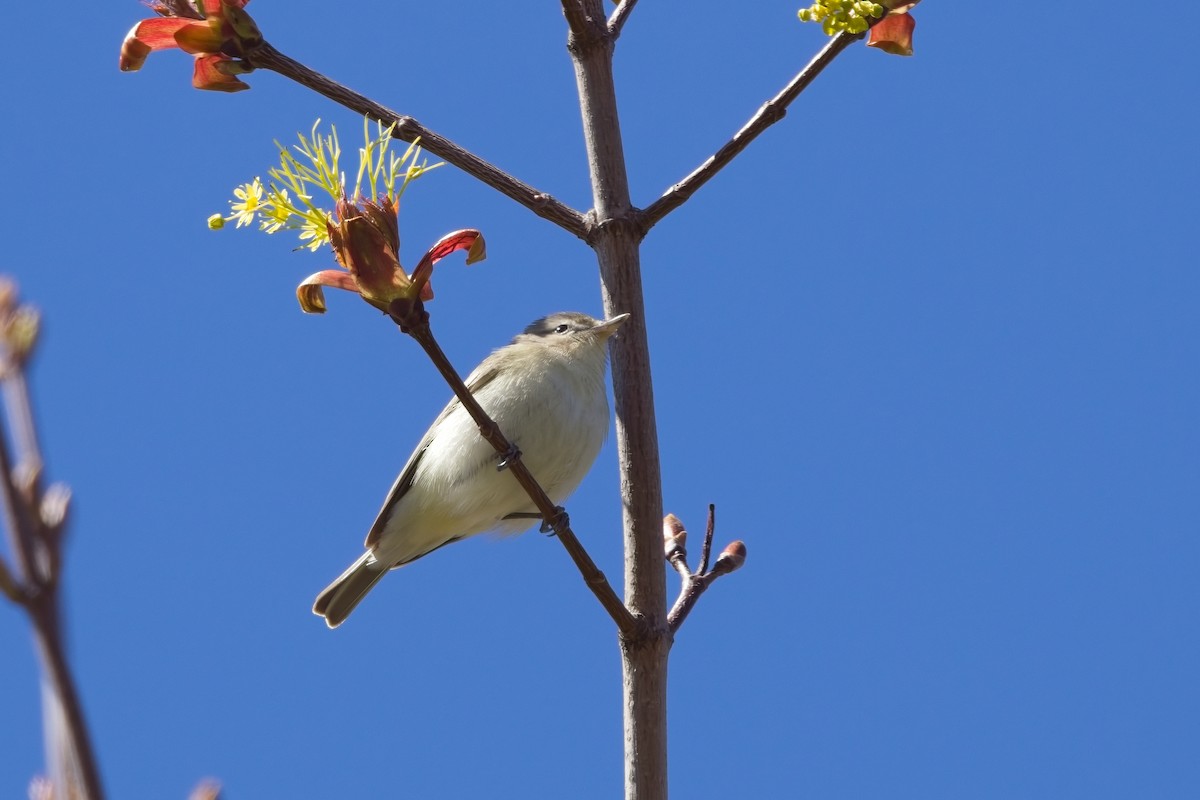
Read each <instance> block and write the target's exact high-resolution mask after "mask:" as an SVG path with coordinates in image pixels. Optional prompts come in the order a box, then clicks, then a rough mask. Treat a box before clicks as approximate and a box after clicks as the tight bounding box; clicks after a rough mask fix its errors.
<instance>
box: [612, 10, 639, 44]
mask: <svg viewBox="0 0 1200 800" xmlns="http://www.w3.org/2000/svg"><path fill="white" fill-rule="evenodd" d="M637 2H638V0H621V2H620V3H618V4H617V7H616V8H615V9H614V10H613V13H612V15H611V16H610V17H609V18H608V35H609V36H610V37H611V38H612V39H613V40H614V41H615V40H616V39H617V38H618V37H619V36H620V35H621V29H622V28H624V27H625V22H626V20H628V19H629V15H630V14H631V13H632V12H633V7H634V6H636V5H637Z"/></svg>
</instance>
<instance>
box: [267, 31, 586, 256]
mask: <svg viewBox="0 0 1200 800" xmlns="http://www.w3.org/2000/svg"><path fill="white" fill-rule="evenodd" d="M246 60H247V61H248V62H249V63H250V64H252V65H253V66H255V67H258V68H261V69H269V70H272V71H274V72H278V73H279V74H280V75H283V76H284V77H285V78H291V79H292V80H294V81H295V82H296V83H299V84H300V85H301V86H307V87H308V88H309V89H312V90H313V91H314V92H317V93H318V94H322V95H324V96H326V97H328V98H329V99H330V100H333V101H334V102H335V103H339V104H340V105H343V106H345V107H346V108H348V109H350V110H351V111H357V112H358V113H360V114H364V115H366V116H369V117H371V118H372V119H375V120H378V121H380V122H382V123H383V124H384V125H393V124H394V125H395V126H396V127H395V130H393V132H392V136H394V137H395V138H397V139H400V140H401V141H405V142H411V141H413V140H414V139H416V138H418V137H419V138H420V139H421V146H422V147H423V148H425V149H426V150H428V151H429V152H431V153H433V154H434V155H435V156H437V157H438V158H441V159H443V160H445V161H446V162H447V163H449V164H453V165H454V166H456V167H458V168H459V169H461V170H462V171H463V172H465V173H467V174H468V175H470V176H471V177H473V178H476V179H477V180H479V181H480V182H481V183H484V184H486V185H487V186H490V187H492V188H493V189H495V190H496V191H498V192H500V193H501V194H503V195H505V196H507V197H509V198H511V199H513V200H516V201H517V202H518V203H520V204H521V205H523V206H525V207H526V208H528V209H529V210H530V211H532V212H533V213H535V214H537V215H538V216H539V217H542V218H544V219H548V220H550V221H551V222H553V223H554V224H555V225H557V226H558V227H560V228H562V229H563V230H565V231H567V232H568V233H571V234H574V235H575V236H577V237H579V238H580V239H584V238H585V237H586V236H587V224H586V222H585V220H584V216H583V214H581V213H580V212H578V211H576V210H575V209H573V208H571V207H570V206H568V205H566V204H565V203H563V202H561V201H559V200H556V199H555V198H553V197H551V196H550V195H549V194H547V193H545V192H542V191H539V190H537V189H535V188H533V187H532V186H530V185H529V184H527V183H524V182H522V181H520V180H518V179H517V178H514V177H513V176H512V175H509V174H508V173H507V172H504V171H503V170H501V169H500V168H498V167H496V166H495V165H493V164H491V163H489V162H487V161H485V160H483V159H482V158H480V157H479V156H477V155H475V154H474V153H472V152H471V151H469V150H466V149H465V148H463V147H460V146H459V145H457V144H455V143H454V142H452V141H450V140H449V139H447V138H446V137H444V136H442V135H440V134H438V133H434V132H433V131H431V130H429V129H428V128H426V127H425V126H423V125H422V124H421V123H419V122H417V121H416V120H415V119H413V118H412V117H409V116H405V115H403V114H397V113H396V112H395V111H392V110H391V109H389V108H385V107H383V106H381V105H379V104H378V103H376V102H374V101H373V100H370V99H369V98H366V97H363V96H362V95H361V94H359V93H358V92H355V91H354V90H353V89H349V88H347V87H345V86H342V85H341V84H340V83H337V82H335V81H332V80H330V79H329V78H326V77H325V76H324V75H322V74H321V73H319V72H316V71H314V70H311V69H309V68H308V67H306V66H304V65H303V64H301V63H300V62H299V61H296V60H294V59H292V58H289V57H288V56H286V55H284V54H283V53H281V52H279V51H278V50H276V49H275V48H274V47H272V46H271V45H270V44H268V43H267V42H263V43H262V44H260V45H258V46H257V47H255V48H254V49H253V50H251V51H250V52H249V53H247V55H246Z"/></svg>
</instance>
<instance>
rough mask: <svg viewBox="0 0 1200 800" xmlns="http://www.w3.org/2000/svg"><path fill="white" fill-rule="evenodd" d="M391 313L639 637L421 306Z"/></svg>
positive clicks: (626, 630)
mask: <svg viewBox="0 0 1200 800" xmlns="http://www.w3.org/2000/svg"><path fill="white" fill-rule="evenodd" d="M390 313H391V316H392V319H393V320H394V321H395V322H396V324H398V325H399V326H400V330H401V331H403V332H404V333H407V334H408V335H409V336H411V337H412V338H413V339H415V340H416V341H417V343H418V344H420V345H421V347H422V348H423V349H424V350H425V353H426V354H427V355H428V356H429V359H430V360H431V361H432V362H433V364H434V366H435V367H437V370H438V372H440V373H441V374H442V377H443V378H445V380H446V383H448V384H450V388H451V389H452V390H453V391H454V395H455V397H457V398H458V401H459V402H460V403H462V405H463V408H465V409H466V411H467V413H468V414H470V415H471V419H473V420H474V421H475V424H476V425H478V426H479V433H480V435H482V436H483V438H484V439H485V440H487V443H488V444H490V445H491V446H492V447H494V448H495V449H496V452H498V453H501V454H502V455H504V456H505V468H506V469H507V470H508V471H509V472H511V473H512V475H513V477H514V478H516V479H517V482H518V483H520V484H521V488H522V489H524V490H525V493H526V494H528V495H529V499H530V500H532V501H533V504H534V505H535V506H537V509H538V511H539V512H540V513H541V517H542V519H543V520H544V521H545V522H546V524H547V525H549V526H550V527H551V528H552V529H553V530H554V533H555V536H556V537H557V538H558V540H559V541H560V542H562V545H563V547H565V548H566V550H567V554H568V555H570V556H571V560H572V561H574V562H575V566H576V567H578V568H579V572H580V573H581V574H582V575H583V580H584V583H586V584H587V586H588V588H589V589H591V590H592V594H594V595H596V598H597V599H598V600H599V601H600V604H601V605H602V606H604V609H605V610H606V611H607V612H608V614H609V616H610V617H612V619H613V622H615V623H616V624H617V628H618V629H619V630H620V631H621V633H623V634H626V635H630V634H633V633H634V632H636V631H637V629H638V623H637V620H636V619H634V617H633V615H632V614H630V613H629V610H628V609H627V608H625V604H624V603H622V602H621V598H619V597H618V596H617V593H616V592H614V591H613V588H612V586H610V585H609V583H608V579H607V578H605V577H604V573H603V572H601V571H600V568H599V567H597V566H596V563H595V562H594V561H592V558H591V556H589V555H588V552H587V550H585V549H584V547H583V545H582V544H580V542H579V539H578V538H576V536H575V533H574V531H572V530H571V527H570V524H569V521H568V518H567V515H566V512H565V511H563V510H562V509H561V508H558V507H557V506H555V505H554V501H552V500H551V499H550V497H549V496H548V495H547V494H546V492H545V491H544V490H543V489H542V487H541V485H540V484H538V482H537V480H536V479H535V478H534V477H533V474H532V473H531V472H530V471H529V469H528V468H527V467H526V466H525V463H524V461H522V460H521V457H520V454H519V452H518V451H516V449H515V448H514V447H513V446H512V443H511V442H509V440H508V439H507V438H505V436H504V433H503V432H502V431H501V430H500V426H499V425H497V424H496V423H495V421H494V420H492V418H491V417H489V416H488V414H487V412H486V411H484V410H483V407H482V406H480V405H479V403H478V401H476V400H475V397H474V395H472V394H471V391H470V390H469V389H468V388H467V385H466V384H465V383H463V380H462V378H460V377H459V376H458V373H457V372H456V371H455V369H454V367H453V365H451V364H450V359H448V358H447V357H446V354H445V353H444V352H442V348H441V346H440V345H439V344H438V343H437V339H435V338H434V336H433V331H432V330H431V329H430V327H429V314H428V313H427V312H426V311H425V310H424V308H423V307H422V304H421V303H420V302H419V301H418V302H415V303H411V304H407V303H403V302H401V301H397V302H395V303H393V304H392V309H391V312H390Z"/></svg>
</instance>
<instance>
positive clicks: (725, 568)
mask: <svg viewBox="0 0 1200 800" xmlns="http://www.w3.org/2000/svg"><path fill="white" fill-rule="evenodd" d="M715 530H716V506H714V505H712V504H711V503H710V504H709V506H708V525H707V526H706V527H705V531H704V543H703V545H702V546H701V548H700V568H699V569H698V570H696V571H695V572H692V570H691V568H690V567H689V566H688V563H687V531H686V530H685V529H684V527H683V523H682V522H680V521H679V518H678V517H676V516H675V515H674V514H668V515H667V516H665V517H664V518H663V552H664V554H665V555H666V558H667V561H668V562H669V563H670V564H671V566H672V567H674V568H675V571H676V572H678V573H679V577H680V578H681V579H682V581H683V583H682V585H681V586H680V587H679V597H678V599H676V600H675V605H673V606H671V610H670V611H669V612H668V613H667V625H668V626H669V627H670V629H671V633H672V635H673V634H675V633H676V632H678V631H679V626H681V625H682V624H683V621H684V620H685V619H687V616H688V614H690V613H691V611H692V608H693V607H694V606H695V605H696V601H698V600H699V599H700V595H702V594H704V592H705V591H707V589H708V587H709V586H711V585H712V584H713V582H714V581H715V580H716V579H717V578H719V577H721V576H722V575H728V574H729V573H731V572H733V571H734V570H736V569H738V568H740V567H741V566H742V565H743V564H745V563H746V545H745V544H743V543H742V542H740V541H735V542H730V543H729V544H728V545H727V546H726V547H725V549H724V550H723V551H721V555H720V556H719V557H718V558H717V563H716V564H713V568H712V569H711V570H709V569H708V557H709V553H710V552H711V551H712V540H713V533H714V531H715Z"/></svg>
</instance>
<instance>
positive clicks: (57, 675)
mask: <svg viewBox="0 0 1200 800" xmlns="http://www.w3.org/2000/svg"><path fill="white" fill-rule="evenodd" d="M8 366H9V369H8V370H7V371H6V373H5V375H6V377H5V387H4V388H5V399H6V401H7V403H6V405H7V407H8V417H9V418H10V419H11V420H12V421H13V424H14V425H16V426H18V427H19V429H20V430H19V431H18V440H19V442H20V445H21V454H20V463H21V464H22V465H26V466H27V469H26V470H24V477H23V478H22V481H23V485H21V486H18V485H17V474H16V470H15V469H14V463H13V459H12V457H11V455H10V452H9V443H8V425H4V424H0V496H2V498H3V505H4V517H5V522H6V526H5V527H6V528H7V529H8V532H9V540H10V541H11V543H12V550H13V556H14V557H15V559H16V562H17V565H18V567H19V569H20V574H21V579H20V580H21V582H22V583H23V584H24V591H23V593H22V595H23V596H22V602H20V604H21V605H22V607H24V608H25V610H26V612H27V613H28V615H29V619H30V622H32V623H33V629H34V636H35V639H36V641H37V645H38V648H37V649H38V654H39V656H40V657H41V662H42V672H43V675H44V676H45V680H46V681H47V683H48V685H49V687H50V695H51V696H50V697H49V698H48V699H47V700H46V701H44V702H52V703H57V710H61V713H62V715H63V720H64V723H65V724H64V730H63V731H62V733H63V735H64V736H65V743H64V744H63V746H65V747H67V748H69V752H67V753H59V754H56V757H57V758H59V759H61V763H63V764H70V766H71V767H72V769H71V771H70V774H71V777H72V778H73V779H75V780H77V781H78V782H79V785H78V786H77V787H68V786H58V787H56V793H61V795H62V796H63V797H75V796H79V797H83V798H85V800H102V799H103V797H104V790H103V787H102V784H101V782H100V771H99V768H98V767H97V761H96V755H95V751H94V750H93V748H92V742H91V736H90V735H89V733H88V727H87V723H86V721H85V719H84V715H83V705H82V703H81V701H80V697H79V691H78V689H77V687H76V684H75V679H74V676H73V675H72V673H71V669H70V666H69V664H68V662H67V659H66V655H65V650H64V646H63V640H62V626H61V622H60V619H59V595H58V591H57V584H56V581H55V578H56V576H57V571H58V568H57V565H58V563H59V561H60V553H59V550H60V545H61V541H62V540H61V538H60V537H59V536H58V535H57V533H56V532H55V533H54V535H51V526H47V525H46V524H44V523H43V521H42V519H41V517H40V514H39V510H40V507H41V503H42V495H41V490H40V482H39V481H38V474H39V473H40V465H41V455H40V453H39V452H38V451H37V436H36V435H35V426H34V423H33V414H32V411H31V407H32V406H31V404H30V402H29V394H28V384H27V383H26V381H25V377H24V372H23V369H22V365H21V364H15V363H10V364H9V365H8ZM35 465H36V466H35ZM30 470H33V471H32V472H31V471H30ZM9 578H14V576H11V575H10V576H9ZM49 716H50V715H49V714H48V715H47V718H49ZM53 772H57V773H58V775H59V777H60V778H62V777H63V776H64V775H65V772H64V771H63V770H56V771H53Z"/></svg>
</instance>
